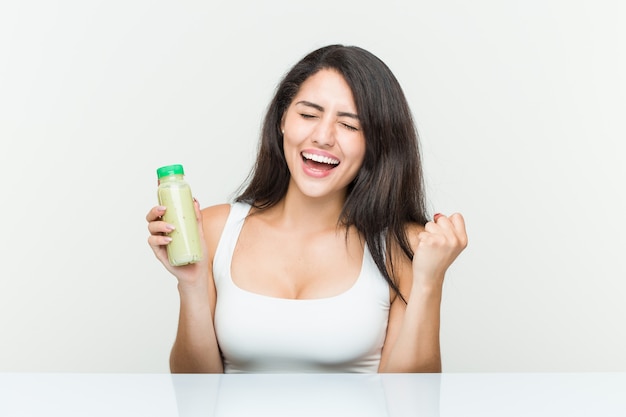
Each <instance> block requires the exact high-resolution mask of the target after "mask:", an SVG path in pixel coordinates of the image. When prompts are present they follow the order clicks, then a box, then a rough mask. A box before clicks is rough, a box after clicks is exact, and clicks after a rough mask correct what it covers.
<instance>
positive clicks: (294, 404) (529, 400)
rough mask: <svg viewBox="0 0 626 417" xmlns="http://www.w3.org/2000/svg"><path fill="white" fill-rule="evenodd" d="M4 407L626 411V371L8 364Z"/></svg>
mask: <svg viewBox="0 0 626 417" xmlns="http://www.w3.org/2000/svg"><path fill="white" fill-rule="evenodd" d="M0 416H1V417H13V416H15V417H17V416H66V417H69V416H81V417H87V416H116V417H121V416H151V417H161V416H168V417H169V416H180V417H187V416H220V417H221V416H236V417H240V416H273V417H280V416H290V417H298V416H319V417H332V416H341V417H350V416H359V417H368V416H372V417H374V416H375V417H382V416H389V417H398V416H412V417H419V416H427V417H435V416H436V417H450V416H454V417H456V416H498V417H504V416H506V417H509V416H533V417H534V416H564V417H576V416H594V417H596V416H598V417H601V416H620V417H624V416H626V373H622V372H616V373H540V374H537V373H444V374H422V375H420V374H395V375H376V374H370V375H347V374H309V375H302V374H283V375H170V374H86V373H85V374H71V373H0Z"/></svg>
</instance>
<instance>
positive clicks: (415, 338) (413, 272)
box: [379, 213, 467, 372]
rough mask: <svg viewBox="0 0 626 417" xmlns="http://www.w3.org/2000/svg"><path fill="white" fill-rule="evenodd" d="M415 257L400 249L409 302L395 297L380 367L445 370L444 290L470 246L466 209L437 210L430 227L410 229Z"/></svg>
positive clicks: (400, 275)
mask: <svg viewBox="0 0 626 417" xmlns="http://www.w3.org/2000/svg"><path fill="white" fill-rule="evenodd" d="M409 239H410V241H411V244H412V247H413V251H414V256H413V261H412V262H411V261H410V260H409V259H408V258H406V256H404V255H403V254H401V253H400V250H399V249H397V250H394V251H393V254H392V256H394V261H395V262H394V268H395V271H396V273H397V276H398V278H399V286H400V290H401V292H402V294H403V295H404V296H405V298H406V299H407V304H406V305H405V304H404V302H403V301H402V300H401V299H400V297H395V299H394V301H393V302H392V304H391V309H390V313H389V324H388V327H387V337H386V339H385V345H384V347H383V352H382V358H381V362H380V367H379V372H441V350H440V344H439V329H440V312H441V296H442V289H443V280H444V276H445V273H446V271H447V269H448V267H449V266H450V265H451V264H452V262H454V260H455V259H456V258H457V256H458V255H459V254H460V253H461V252H462V251H463V249H465V247H466V246H467V234H466V232H465V223H464V220H463V217H462V216H461V215H460V214H458V213H457V214H453V215H452V216H450V217H445V216H443V215H435V219H434V220H433V221H431V222H429V223H427V224H426V226H425V227H424V228H422V227H417V226H416V227H414V228H412V229H411V230H410V231H409Z"/></svg>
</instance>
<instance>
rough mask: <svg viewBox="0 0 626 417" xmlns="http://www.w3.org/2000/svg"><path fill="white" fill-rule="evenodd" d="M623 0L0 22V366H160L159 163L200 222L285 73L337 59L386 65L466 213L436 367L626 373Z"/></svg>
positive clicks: (151, 13)
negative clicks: (195, 206) (309, 60)
mask: <svg viewBox="0 0 626 417" xmlns="http://www.w3.org/2000/svg"><path fill="white" fill-rule="evenodd" d="M624 8H625V6H624V5H623V2H620V1H619V0H615V1H609V0H605V1H592V0H589V1H567V0H562V1H558V0H541V1H540V0H532V1H506V2H505V1H497V0H491V1H490V0H478V1H471V2H468V1H462V0H457V1H437V2H436V1H425V0H424V1H421V0H420V1H407V2H401V1H393V0H388V1H385V2H382V1H381V2H374V1H364V0H344V1H335V0H316V1H314V2H292V1H288V0H284V1H274V2H257V1H252V0H250V1H241V2H221V1H219V2H218V1H199V0H195V1H194V0H188V1H154V0H142V1H138V0H130V1H129V0H124V1H121V0H113V1H112V0H108V1H93V0H92V1H83V0H75V1H70V0H60V1H45V0H40V1H36V0H35V1H27V0H25V1H7V2H2V5H0V139H1V141H2V147H1V148H0V169H1V172H2V177H1V180H2V187H1V190H2V192H1V194H0V196H1V197H0V198H1V200H0V236H1V239H0V371H75V372H167V371H168V355H169V349H170V347H171V343H172V341H173V339H174V334H175V330H176V322H177V316H178V294H177V291H176V283H175V279H174V278H173V277H171V276H170V275H169V274H168V273H167V272H166V271H165V269H164V268H162V266H161V265H160V264H159V263H158V262H157V261H156V259H155V258H154V257H153V255H152V252H151V251H150V249H149V247H148V245H147V243H146V239H147V236H148V233H147V229H146V223H145V214H146V213H147V211H148V210H149V208H150V207H152V206H153V205H155V204H156V173H155V170H156V168H157V167H159V166H162V165H167V164H171V163H182V164H183V165H184V166H185V170H186V174H187V180H188V181H189V182H190V184H191V185H192V189H193V190H194V194H195V196H196V197H197V198H198V199H199V201H200V202H201V204H202V205H203V206H207V205H211V204H216V203H221V202H225V201H228V199H229V198H231V197H232V195H233V193H234V192H235V191H236V189H237V187H238V186H239V184H240V183H241V182H242V181H243V180H244V179H245V177H246V175H247V173H248V170H249V168H250V166H251V164H252V162H253V160H254V155H255V151H256V143H257V138H258V132H259V127H260V124H261V119H262V117H263V114H264V112H265V109H266V105H267V104H268V102H269V100H270V98H271V96H272V93H273V90H274V88H275V86H276V84H277V83H278V81H279V79H280V78H281V76H282V75H283V74H284V72H285V71H287V70H288V68H289V67H290V66H291V65H293V64H294V63H295V62H296V61H298V60H299V59H300V58H301V57H302V56H303V55H304V54H305V53H307V52H309V51H311V50H313V49H315V48H317V47H320V46H323V45H326V44H329V43H344V44H350V45H359V46H361V47H364V48H366V49H368V50H370V51H371V52H373V53H374V54H376V55H377V56H379V57H380V58H381V59H382V60H383V61H385V62H386V63H387V64H388V65H389V66H390V67H391V69H392V70H393V71H394V73H395V74H396V76H397V77H398V79H399V80H400V83H401V84H402V86H403V88H404V89H405V92H406V95H407V97H408V99H409V102H410V105H411V108H412V110H413V112H414V115H415V118H416V121H417V124H418V129H419V132H420V135H421V140H422V147H423V151H424V164H425V170H426V176H427V186H428V193H429V194H428V198H429V204H430V207H431V208H432V211H433V212H435V211H440V212H443V213H451V212H453V211H460V212H462V213H463V214H464V215H465V218H466V221H467V225H468V232H469V235H470V245H469V247H468V249H467V250H466V251H465V252H464V253H463V254H462V256H461V257H460V258H459V259H458V262H457V263H456V264H455V265H454V266H453V268H452V269H451V270H450V271H449V274H448V277H447V281H446V289H445V291H446V292H445V297H444V301H443V306H442V308H443V318H442V350H443V359H444V371H448V372H456V371H591V370H593V371H610V370H621V371H625V370H626V355H625V354H624V352H626V335H625V330H624V329H625V328H626V326H625V322H626V320H625V319H626V302H624V299H625V298H626V283H625V279H626V265H625V261H624V259H625V257H624V254H623V252H624V251H625V250H626V243H625V240H624V235H625V232H626V220H625V218H626V217H625V215H624V213H626V198H625V191H624V188H625V187H624V179H626V168H625V166H626V164H624V162H623V158H624V155H625V152H624V148H625V146H624V143H623V142H624V140H625V139H626V128H625V120H624V119H625V117H624V116H625V115H626V81H625V79H624V77H625V76H624V74H626V59H625V50H626V42H625V41H626V29H625V28H626V14H625V10H624Z"/></svg>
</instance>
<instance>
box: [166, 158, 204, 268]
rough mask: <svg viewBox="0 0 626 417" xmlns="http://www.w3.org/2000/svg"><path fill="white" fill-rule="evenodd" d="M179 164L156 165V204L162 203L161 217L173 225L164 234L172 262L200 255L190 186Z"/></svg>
mask: <svg viewBox="0 0 626 417" xmlns="http://www.w3.org/2000/svg"><path fill="white" fill-rule="evenodd" d="M184 176H185V172H184V170H183V166H182V165H168V166H164V167H161V168H159V169H157V177H158V179H159V188H158V190H157V194H158V197H159V204H160V205H162V206H165V207H166V209H165V214H164V215H163V221H164V222H166V223H169V224H171V225H173V226H174V228H175V229H174V230H173V231H171V232H170V233H169V234H168V236H169V237H171V238H172V241H171V242H170V243H169V244H168V245H167V256H168V258H169V261H170V264H171V265H172V266H180V265H186V264H192V263H195V262H198V261H199V260H201V259H202V247H201V245H200V234H199V233H198V223H197V221H196V212H195V210H194V204H193V197H192V196H191V188H190V187H189V184H187V182H186V181H185V180H184Z"/></svg>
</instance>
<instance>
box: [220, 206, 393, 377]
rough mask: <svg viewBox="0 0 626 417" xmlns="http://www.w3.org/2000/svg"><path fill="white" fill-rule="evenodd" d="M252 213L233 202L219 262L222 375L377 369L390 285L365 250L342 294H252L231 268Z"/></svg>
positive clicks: (247, 207)
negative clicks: (237, 281) (306, 296)
mask: <svg viewBox="0 0 626 417" xmlns="http://www.w3.org/2000/svg"><path fill="white" fill-rule="evenodd" d="M249 210H250V205H248V204H243V203H234V204H232V205H231V209H230V214H229V216H228V219H227V221H226V225H225V227H224V231H223V232H222V236H221V238H220V241H219V244H218V246H217V249H216V252H215V258H214V260H213V276H214V279H215V287H216V290H217V305H216V309H215V317H214V323H215V332H216V335H217V340H218V343H219V347H220V350H221V352H222V358H223V361H224V372H225V373H237V372H258V373H288V372H301V373H305V372H335V373H342V372H377V371H378V364H379V363H380V354H381V350H382V347H383V343H384V341H385V335H386V331H387V321H388V318H389V305H390V302H389V286H388V284H387V282H386V281H385V279H384V278H383V276H382V274H381V273H380V272H379V270H378V268H377V267H376V264H375V263H374V260H373V259H372V256H371V254H370V252H369V250H368V249H367V246H366V247H365V252H364V254H363V263H362V266H361V272H360V274H359V277H358V278H357V280H356V282H355V283H354V285H353V286H352V287H351V288H350V289H348V290H347V291H345V292H343V293H341V294H339V295H336V296H333V297H327V298H319V299H306V300H293V299H286V298H276V297H270V296H265V295H261V294H257V293H253V292H250V291H246V290H243V289H241V288H239V287H238V286H237V285H235V283H234V282H233V280H232V277H231V275H230V266H231V261H232V257H233V253H234V250H235V245H236V244H237V240H238V237H239V233H240V232H241V228H242V226H243V223H244V220H245V218H246V216H247V214H248V212H249Z"/></svg>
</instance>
